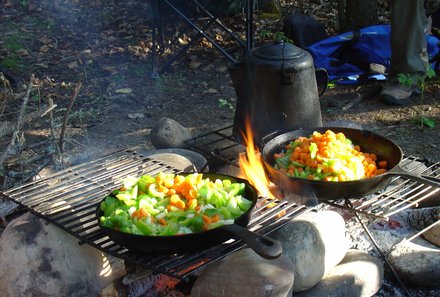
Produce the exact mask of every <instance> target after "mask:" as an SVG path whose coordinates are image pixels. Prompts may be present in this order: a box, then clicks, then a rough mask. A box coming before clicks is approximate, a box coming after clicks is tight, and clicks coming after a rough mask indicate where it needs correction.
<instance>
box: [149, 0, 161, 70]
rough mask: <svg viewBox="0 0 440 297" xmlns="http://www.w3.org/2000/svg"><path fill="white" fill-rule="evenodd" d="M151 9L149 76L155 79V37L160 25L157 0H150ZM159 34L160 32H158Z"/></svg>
mask: <svg viewBox="0 0 440 297" xmlns="http://www.w3.org/2000/svg"><path fill="white" fill-rule="evenodd" d="M152 9H153V22H154V26H153V32H152V36H151V38H152V47H151V73H150V78H152V79H155V78H158V77H159V75H158V74H157V70H156V50H157V38H156V33H159V32H158V31H159V27H160V24H159V22H160V16H159V13H160V12H159V3H158V0H153V1H152ZM159 34H160V33H159Z"/></svg>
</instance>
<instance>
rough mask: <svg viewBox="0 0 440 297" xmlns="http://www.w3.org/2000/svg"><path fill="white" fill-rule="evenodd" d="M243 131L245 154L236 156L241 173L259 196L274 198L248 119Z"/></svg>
mask: <svg viewBox="0 0 440 297" xmlns="http://www.w3.org/2000/svg"><path fill="white" fill-rule="evenodd" d="M245 132H246V135H243V141H244V144H245V146H246V154H240V155H239V156H238V164H239V165H240V171H241V174H242V175H243V177H244V178H246V179H247V180H248V181H249V182H250V183H251V184H252V185H253V186H254V187H255V188H256V189H257V191H258V193H259V194H260V196H263V197H267V198H275V195H273V194H272V193H271V190H270V187H271V182H270V181H269V178H268V177H267V175H266V172H265V170H264V165H263V162H262V160H261V153H260V152H259V150H258V148H255V145H254V140H253V136H252V131H251V128H250V124H249V121H246V131H245Z"/></svg>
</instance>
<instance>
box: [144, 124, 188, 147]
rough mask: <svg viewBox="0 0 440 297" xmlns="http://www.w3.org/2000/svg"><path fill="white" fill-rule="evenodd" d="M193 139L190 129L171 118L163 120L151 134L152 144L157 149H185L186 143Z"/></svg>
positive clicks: (155, 126)
mask: <svg viewBox="0 0 440 297" xmlns="http://www.w3.org/2000/svg"><path fill="white" fill-rule="evenodd" d="M192 137H193V136H192V135H191V132H190V131H189V130H188V128H185V127H183V126H182V125H180V124H179V123H178V122H176V121H175V120H173V119H170V118H161V119H160V120H159V121H158V122H157V123H156V125H154V127H153V128H152V129H151V133H150V139H151V143H152V144H153V146H154V147H155V148H157V149H163V148H184V147H185V146H186V145H185V141H187V140H189V139H191V138H192Z"/></svg>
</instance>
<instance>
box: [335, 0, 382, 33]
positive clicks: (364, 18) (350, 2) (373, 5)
mask: <svg viewBox="0 0 440 297" xmlns="http://www.w3.org/2000/svg"><path fill="white" fill-rule="evenodd" d="M338 12H339V26H340V31H341V32H345V31H350V30H354V29H360V28H363V27H367V26H371V25H376V24H377V23H378V13H377V0H338Z"/></svg>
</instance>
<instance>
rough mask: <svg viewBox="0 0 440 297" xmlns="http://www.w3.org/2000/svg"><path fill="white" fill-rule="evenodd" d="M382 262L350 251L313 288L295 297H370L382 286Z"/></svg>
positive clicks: (295, 294)
mask: <svg viewBox="0 0 440 297" xmlns="http://www.w3.org/2000/svg"><path fill="white" fill-rule="evenodd" d="M383 273H384V268H383V264H382V262H381V261H380V260H379V259H377V258H375V257H373V256H370V255H368V254H367V253H365V252H361V251H358V250H349V251H348V252H347V254H346V255H345V257H344V259H343V260H342V261H341V262H340V263H339V264H338V265H336V267H334V268H333V269H332V270H330V271H329V272H328V273H327V274H326V275H325V276H324V277H323V278H322V280H321V281H320V282H319V283H318V284H317V285H316V286H314V287H313V288H311V289H309V290H307V291H304V292H300V293H294V294H293V296H294V297H328V296H357V297H370V296H373V295H374V294H376V293H377V292H378V291H379V289H380V288H381V286H382V282H383Z"/></svg>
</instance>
